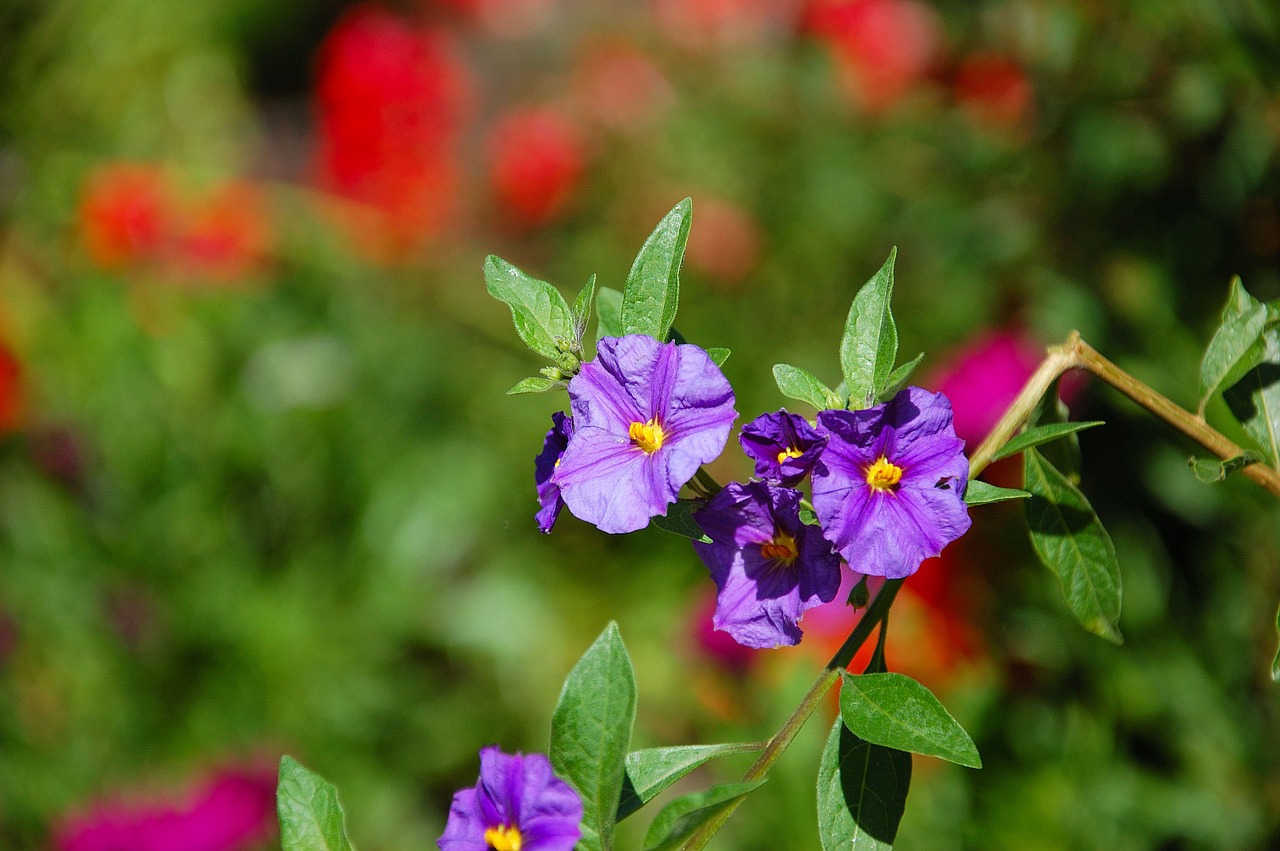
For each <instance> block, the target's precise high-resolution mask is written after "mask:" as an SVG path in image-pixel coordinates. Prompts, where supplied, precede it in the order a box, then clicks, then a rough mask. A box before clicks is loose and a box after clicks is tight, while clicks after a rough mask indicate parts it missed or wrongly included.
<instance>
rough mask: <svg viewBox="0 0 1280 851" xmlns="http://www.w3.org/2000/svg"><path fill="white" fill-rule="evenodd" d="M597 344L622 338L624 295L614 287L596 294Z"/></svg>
mask: <svg viewBox="0 0 1280 851" xmlns="http://www.w3.org/2000/svg"><path fill="white" fill-rule="evenodd" d="M596 319H597V322H596V342H597V343H598V342H600V341H601V340H602V339H604V338H605V337H621V336H622V293H621V291H619V290H615V289H613V288H612V287H600V288H599V290H597V292H596Z"/></svg>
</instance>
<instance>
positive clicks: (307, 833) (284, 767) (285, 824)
mask: <svg viewBox="0 0 1280 851" xmlns="http://www.w3.org/2000/svg"><path fill="white" fill-rule="evenodd" d="M276 816H277V817H278V818H279V819H280V848H281V849H282V851H351V843H350V842H349V841H348V840H347V819H346V814H345V813H343V811H342V804H341V803H339V802H338V790H337V789H335V788H334V787H333V784H332V783H329V782H328V781H326V780H325V779H324V778H323V777H321V776H320V775H319V774H316V773H315V772H313V771H309V770H307V769H306V768H305V767H304V766H303V765H302V763H300V762H298V761H297V760H296V759H294V758H293V757H291V756H288V755H285V756H282V757H280V778H279V781H278V782H277V784H276Z"/></svg>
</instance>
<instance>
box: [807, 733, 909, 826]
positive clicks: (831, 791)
mask: <svg viewBox="0 0 1280 851" xmlns="http://www.w3.org/2000/svg"><path fill="white" fill-rule="evenodd" d="M910 786H911V754H909V753H905V752H903V751H899V750H894V749H893V748H886V747H883V746H881V745H873V744H871V743H870V742H866V741H863V740H862V739H859V738H858V737H857V736H856V735H854V734H853V733H852V732H850V731H849V728H848V727H846V726H845V725H844V724H843V723H842V722H841V721H840V719H839V718H837V719H836V722H835V724H833V725H832V727H831V733H830V734H829V735H828V736H827V745H826V747H825V748H824V749H823V751H822V761H821V762H820V763H819V764H818V836H819V838H820V839H821V840H822V848H823V851H890V849H892V848H893V842H894V840H895V839H896V838H897V835H898V823H899V822H900V821H902V813H903V810H905V809H906V805H907V790H908V789H909V788H910Z"/></svg>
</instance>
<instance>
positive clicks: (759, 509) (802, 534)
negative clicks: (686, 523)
mask: <svg viewBox="0 0 1280 851" xmlns="http://www.w3.org/2000/svg"><path fill="white" fill-rule="evenodd" d="M693 517H694V520H696V521H697V523H698V525H699V526H700V527H701V528H702V531H703V532H705V533H706V535H707V537H709V538H710V539H711V543H709V544H707V543H703V542H701V541H696V542H694V545H693V547H694V549H695V550H697V552H698V556H699V557H701V559H702V561H703V562H704V563H705V564H706V565H707V568H708V569H709V570H710V571H711V578H712V579H714V580H715V583H716V588H717V589H719V595H718V597H717V599H716V613H715V617H714V618H713V619H712V623H713V624H714V625H715V628H716V629H722V630H724V631H725V632H727V633H729V634H730V635H732V636H733V638H734V640H735V641H737V642H738V643H739V644H742V645H745V646H747V647H781V646H784V645H792V644H799V643H800V636H801V633H800V626H799V621H800V617H801V615H803V614H804V612H805V610H806V609H811V608H813V607H814V606H817V605H820V604H822V603H826V602H828V601H829V600H831V599H832V598H833V597H835V594H836V589H838V588H839V587H840V558H839V556H837V555H836V554H835V553H833V552H832V551H831V544H829V543H828V542H827V541H825V540H823V538H822V534H821V532H820V531H819V530H818V528H817V527H816V526H806V525H804V524H803V523H801V522H800V492H799V491H797V490H793V489H791V488H784V487H779V486H777V485H774V484H771V483H769V482H750V483H748V484H745V485H744V484H739V483H738V482H730V483H729V484H728V485H726V486H725V488H724V490H722V491H720V493H718V494H716V495H715V496H714V497H713V498H712V499H711V501H710V502H709V503H707V507H706V508H704V509H702V510H701V511H699V512H697V513H695V514H694V515H693Z"/></svg>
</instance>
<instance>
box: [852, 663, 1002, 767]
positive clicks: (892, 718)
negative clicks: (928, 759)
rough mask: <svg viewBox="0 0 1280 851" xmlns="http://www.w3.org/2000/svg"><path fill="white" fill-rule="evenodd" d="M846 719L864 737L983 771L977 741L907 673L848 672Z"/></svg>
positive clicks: (874, 742)
mask: <svg viewBox="0 0 1280 851" xmlns="http://www.w3.org/2000/svg"><path fill="white" fill-rule="evenodd" d="M842 676H843V680H844V684H843V686H842V687H841V690H840V717H841V718H843V719H844V723H845V726H846V727H848V728H849V729H850V730H852V731H853V732H854V734H855V735H857V737H858V738H860V739H862V740H864V741H867V742H871V743H872V744H876V745H884V746H885V747H887V748H894V749H896V750H900V751H909V752H911V753H919V754H925V755H926V756H936V757H939V758H940V759H945V760H947V761H948V762H954V763H957V764H959V765H966V766H968V767H970V768H981V767H982V760H981V759H980V758H979V756H978V749H977V747H975V746H974V744H973V739H971V738H969V734H968V733H966V732H965V731H964V728H963V727H961V726H960V724H959V723H958V722H957V721H956V719H954V718H952V717H951V713H949V712H947V710H946V708H945V707H944V706H943V705H942V704H941V703H939V702H938V699H937V698H936V697H934V696H933V693H932V692H931V691H929V690H928V689H927V688H925V687H924V686H922V685H920V683H918V682H916V681H915V680H913V679H911V678H910V677H908V676H906V675H904V674H862V675H861V676H857V675H854V674H849V673H844V674H843V675H842Z"/></svg>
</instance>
